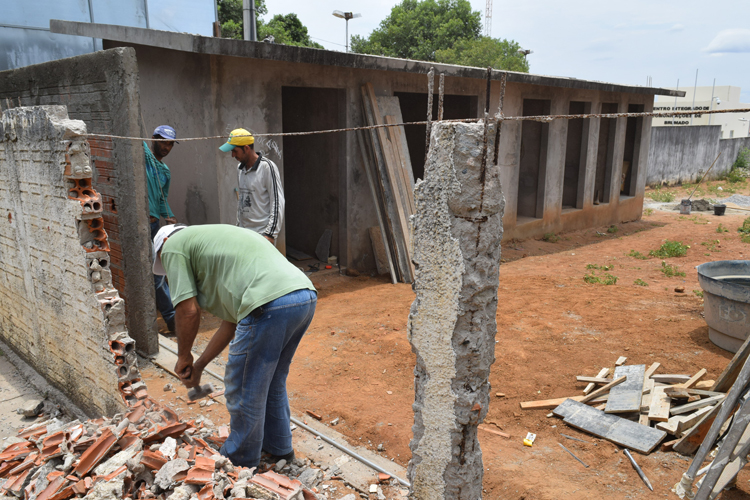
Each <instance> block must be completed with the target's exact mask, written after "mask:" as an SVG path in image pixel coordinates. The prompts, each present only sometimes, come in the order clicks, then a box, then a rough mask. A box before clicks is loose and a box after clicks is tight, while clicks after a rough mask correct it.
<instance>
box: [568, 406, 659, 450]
mask: <svg viewBox="0 0 750 500" xmlns="http://www.w3.org/2000/svg"><path fill="white" fill-rule="evenodd" d="M553 413H554V414H555V415H557V416H560V417H563V418H564V419H565V423H566V424H568V425H570V426H571V427H575V428H576V429H580V430H582V431H584V432H588V433H589V434H593V435H594V436H597V437H600V438H602V439H606V440H607V441H611V442H613V443H615V444H617V445H619V446H624V447H626V448H629V449H631V450H634V451H637V452H639V453H650V452H651V451H652V450H653V449H654V448H656V446H657V445H658V444H659V443H660V442H661V440H662V439H664V438H665V437H666V435H667V433H666V432H664V431H660V430H658V429H652V428H651V427H646V426H644V425H641V424H638V423H636V422H631V421H630V420H628V419H625V418H621V417H618V416H617V415H610V414H607V413H604V412H602V411H599V410H596V409H594V408H591V407H589V406H586V405H585V404H582V403H580V402H578V401H573V400H570V399H569V400H566V401H565V402H563V403H562V404H561V405H560V406H558V407H557V408H555V409H554V410H553Z"/></svg>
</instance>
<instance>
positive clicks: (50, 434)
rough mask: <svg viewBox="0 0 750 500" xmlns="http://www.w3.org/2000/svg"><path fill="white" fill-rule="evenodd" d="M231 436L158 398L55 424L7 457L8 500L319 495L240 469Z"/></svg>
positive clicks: (4, 493) (0, 461)
mask: <svg viewBox="0 0 750 500" xmlns="http://www.w3.org/2000/svg"><path fill="white" fill-rule="evenodd" d="M227 436H228V429H227V428H226V427H223V426H222V427H219V428H218V429H217V428H216V427H214V426H213V424H211V423H210V421H207V420H205V419H202V418H201V417H199V418H198V419H196V421H188V422H181V421H180V419H179V417H178V416H177V414H176V413H175V412H174V411H172V410H170V409H169V408H166V407H164V406H160V405H158V403H155V402H154V401H152V400H150V399H146V400H144V401H143V402H142V404H140V405H139V406H136V407H135V408H133V409H130V410H129V412H128V413H125V414H118V415H116V416H114V417H113V418H111V419H108V418H99V419H95V420H89V421H87V422H79V421H78V420H76V421H73V422H69V423H62V422H60V421H59V420H57V419H52V420H48V421H46V422H42V423H39V424H36V425H33V426H31V427H29V428H27V429H24V430H22V431H21V432H20V433H19V434H18V436H17V437H16V438H10V440H11V442H12V444H11V445H10V446H8V447H6V448H5V449H4V450H3V451H2V452H0V498H8V499H10V498H13V499H15V498H25V499H26V500H66V499H69V498H75V497H80V496H84V497H85V498H92V499H93V498H97V499H98V498H134V499H146V498H155V499H170V500H187V499H188V498H191V497H196V498H198V499H199V500H212V499H217V500H219V499H240V498H248V499H252V498H262V499H281V500H284V499H294V500H302V499H303V497H304V498H313V499H314V498H316V496H315V495H314V493H312V492H310V491H306V490H305V488H304V487H303V485H302V483H301V482H300V481H299V480H296V479H289V478H288V477H286V476H283V475H280V474H277V473H275V472H273V471H268V472H265V473H263V474H255V469H254V468H253V469H248V468H245V467H237V466H234V465H232V463H231V462H230V461H229V459H227V458H226V457H224V456H222V455H220V454H219V453H218V451H217V450H218V448H220V447H221V445H222V444H223V442H224V441H225V440H226V438H227Z"/></svg>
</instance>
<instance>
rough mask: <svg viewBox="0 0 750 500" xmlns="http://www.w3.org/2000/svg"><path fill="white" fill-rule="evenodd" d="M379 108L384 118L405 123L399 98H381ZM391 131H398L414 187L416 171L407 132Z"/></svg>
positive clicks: (405, 165)
mask: <svg viewBox="0 0 750 500" xmlns="http://www.w3.org/2000/svg"><path fill="white" fill-rule="evenodd" d="M378 107H379V108H380V112H381V115H382V116H385V115H392V116H393V117H394V118H395V120H396V123H403V121H404V117H403V115H402V113H401V101H400V100H399V98H398V97H396V96H392V97H391V96H380V97H378ZM389 130H395V131H397V134H398V138H399V139H400V141H399V142H400V144H399V148H400V149H401V151H402V152H403V154H402V159H403V160H404V171H405V172H406V174H407V178H408V179H411V182H410V184H411V185H412V186H413V185H414V181H415V180H416V179H415V177H414V170H413V168H412V164H411V157H410V156H409V145H408V143H407V142H406V131H405V130H404V127H403V126H400V127H397V128H393V129H389Z"/></svg>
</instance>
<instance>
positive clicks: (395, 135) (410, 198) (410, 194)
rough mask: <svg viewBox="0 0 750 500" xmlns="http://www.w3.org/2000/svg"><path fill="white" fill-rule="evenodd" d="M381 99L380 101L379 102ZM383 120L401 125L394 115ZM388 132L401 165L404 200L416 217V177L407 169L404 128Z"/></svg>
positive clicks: (390, 128)
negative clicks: (402, 142)
mask: <svg viewBox="0 0 750 500" xmlns="http://www.w3.org/2000/svg"><path fill="white" fill-rule="evenodd" d="M379 100H380V99H378V101H379ZM383 119H384V120H385V123H388V124H390V125H395V124H397V123H400V121H399V120H397V119H396V117H395V116H393V115H387V116H384V117H383ZM386 130H387V131H388V135H389V138H390V140H391V146H392V147H393V151H394V153H395V157H396V159H397V160H398V164H399V169H398V171H399V174H400V176H401V186H402V187H403V189H404V193H403V194H404V198H405V199H406V205H405V206H406V207H408V209H409V215H414V213H415V212H416V211H417V207H416V205H415V202H414V177H413V174H412V173H411V172H410V170H411V169H410V168H409V169H407V166H406V162H407V161H408V157H409V152H408V150H407V151H404V149H403V148H402V144H401V133H400V132H401V130H402V127H388V128H387V129H386Z"/></svg>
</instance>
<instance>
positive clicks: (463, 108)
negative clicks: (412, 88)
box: [393, 92, 477, 181]
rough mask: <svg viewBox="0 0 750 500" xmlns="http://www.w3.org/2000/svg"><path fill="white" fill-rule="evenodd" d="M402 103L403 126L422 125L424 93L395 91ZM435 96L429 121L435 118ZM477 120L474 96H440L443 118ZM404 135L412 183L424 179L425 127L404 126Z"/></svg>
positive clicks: (425, 101)
mask: <svg viewBox="0 0 750 500" xmlns="http://www.w3.org/2000/svg"><path fill="white" fill-rule="evenodd" d="M393 95H394V96H396V97H398V100H399V103H400V104H401V116H402V117H403V119H404V122H405V123H408V122H423V121H425V120H426V119H427V117H426V114H427V113H426V111H427V94H420V93H417V92H394V93H393ZM438 99H439V96H438V95H437V94H435V95H433V97H432V119H433V120H437V116H438ZM476 117H477V96H471V95H448V94H446V95H444V96H443V119H444V120H458V119H461V118H476ZM404 131H405V133H406V145H407V146H408V147H409V157H410V159H411V168H412V171H413V172H414V179H413V180H414V181H416V180H417V179H424V162H425V137H426V135H427V125H409V126H407V127H404Z"/></svg>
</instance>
